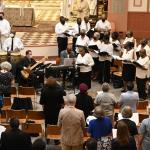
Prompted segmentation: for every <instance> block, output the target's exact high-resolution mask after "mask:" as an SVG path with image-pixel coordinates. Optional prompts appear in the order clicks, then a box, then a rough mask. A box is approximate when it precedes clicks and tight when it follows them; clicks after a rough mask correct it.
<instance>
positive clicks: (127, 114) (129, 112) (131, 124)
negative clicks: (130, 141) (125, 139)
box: [115, 106, 138, 139]
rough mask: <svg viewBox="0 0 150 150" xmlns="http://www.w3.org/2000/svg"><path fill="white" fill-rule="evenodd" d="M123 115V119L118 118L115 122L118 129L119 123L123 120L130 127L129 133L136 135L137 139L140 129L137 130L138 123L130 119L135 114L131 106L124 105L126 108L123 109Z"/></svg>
mask: <svg viewBox="0 0 150 150" xmlns="http://www.w3.org/2000/svg"><path fill="white" fill-rule="evenodd" d="M121 115H122V118H123V119H121V120H118V121H117V122H116V124H115V128H116V129H117V125H118V123H119V122H120V121H123V122H124V123H125V124H126V125H127V127H128V130H129V134H130V136H132V137H134V138H135V139H137V136H138V130H137V127H136V123H135V122H134V121H132V120H130V118H131V117H132V115H133V112H132V109H131V107H130V106H124V108H123V109H122V111H121Z"/></svg>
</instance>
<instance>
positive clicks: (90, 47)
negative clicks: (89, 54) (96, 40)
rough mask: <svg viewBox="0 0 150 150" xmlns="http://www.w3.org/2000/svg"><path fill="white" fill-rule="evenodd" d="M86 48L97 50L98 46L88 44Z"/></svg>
mask: <svg viewBox="0 0 150 150" xmlns="http://www.w3.org/2000/svg"><path fill="white" fill-rule="evenodd" d="M88 48H89V49H92V50H97V51H98V50H99V48H98V47H97V45H89V46H88Z"/></svg>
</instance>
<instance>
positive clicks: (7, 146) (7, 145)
mask: <svg viewBox="0 0 150 150" xmlns="http://www.w3.org/2000/svg"><path fill="white" fill-rule="evenodd" d="M9 124H10V129H8V130H6V131H5V132H2V135H1V150H12V149H13V150H32V143H31V138H30V136H29V135H28V134H27V133H25V132H23V131H21V130H20V129H19V125H20V123H19V120H18V119H17V118H11V119H10V123H9Z"/></svg>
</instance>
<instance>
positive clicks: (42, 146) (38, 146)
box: [32, 138, 46, 150]
mask: <svg viewBox="0 0 150 150" xmlns="http://www.w3.org/2000/svg"><path fill="white" fill-rule="evenodd" d="M32 150H46V141H45V140H44V139H42V138H38V139H36V140H35V141H34V142H33V144H32Z"/></svg>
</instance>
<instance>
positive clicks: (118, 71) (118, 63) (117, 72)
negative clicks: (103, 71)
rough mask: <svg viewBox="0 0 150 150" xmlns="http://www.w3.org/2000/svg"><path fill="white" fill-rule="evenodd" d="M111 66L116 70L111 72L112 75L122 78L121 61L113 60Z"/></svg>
mask: <svg viewBox="0 0 150 150" xmlns="http://www.w3.org/2000/svg"><path fill="white" fill-rule="evenodd" d="M113 66H114V67H115V68H116V70H115V71H113V70H112V75H114V76H117V77H122V60H114V64H113Z"/></svg>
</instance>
